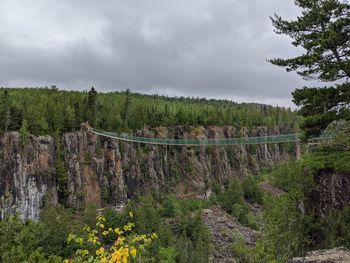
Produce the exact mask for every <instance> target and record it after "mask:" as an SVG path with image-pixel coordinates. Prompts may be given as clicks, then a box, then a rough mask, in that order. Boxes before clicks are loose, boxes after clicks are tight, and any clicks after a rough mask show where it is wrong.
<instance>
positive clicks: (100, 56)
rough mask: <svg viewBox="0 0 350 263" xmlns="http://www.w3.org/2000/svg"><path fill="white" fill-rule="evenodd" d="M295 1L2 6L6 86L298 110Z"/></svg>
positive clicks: (36, 1) (61, 1)
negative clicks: (291, 32) (280, 28)
mask: <svg viewBox="0 0 350 263" xmlns="http://www.w3.org/2000/svg"><path fill="white" fill-rule="evenodd" d="M274 12H277V13H278V14H280V15H282V16H283V17H286V18H293V17H296V15H298V14H300V10H299V9H297V8H296V7H295V6H294V1H293V0H283V1H281V0H264V1H262V0H248V1H242V0H143V1H140V0H103V1H97V0H0V14H1V16H0V86H7V87H8V86H45V85H47V86H50V85H52V84H55V85H58V86H59V87H60V88H65V89H79V90H83V89H89V88H90V87H91V86H94V87H95V88H97V90H98V91H113V90H125V89H127V88H130V89H131V90H132V91H138V92H143V93H158V94H166V95H176V96H182V95H183V96H195V97H197V96H198V97H209V98H225V99H233V100H235V101H249V102H251V101H255V102H265V103H272V104H279V105H285V106H291V105H292V103H291V96H290V93H291V91H292V90H294V89H295V88H298V87H301V86H303V85H307V84H309V83H307V82H306V81H303V80H301V79H300V77H298V76H296V75H295V74H294V73H287V72H285V70H284V69H281V68H278V67H276V66H273V65H270V64H269V63H268V62H266V59H267V58H272V57H276V56H280V57H289V56H293V55H297V54H299V53H300V52H301V50H298V49H295V48H294V47H292V46H291V45H290V42H291V41H290V40H289V39H288V38H285V37H283V36H278V35H276V34H274V32H273V28H272V25H271V22H270V20H269V15H272V14H273V13H274Z"/></svg>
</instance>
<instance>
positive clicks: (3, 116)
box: [0, 90, 11, 132]
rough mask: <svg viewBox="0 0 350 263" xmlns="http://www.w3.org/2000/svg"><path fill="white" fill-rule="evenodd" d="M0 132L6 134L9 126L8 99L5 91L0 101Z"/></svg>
mask: <svg viewBox="0 0 350 263" xmlns="http://www.w3.org/2000/svg"><path fill="white" fill-rule="evenodd" d="M0 105H1V106H0V130H2V129H3V130H4V131H5V132H7V130H8V128H9V125H10V121H11V119H10V116H11V115H10V98H9V94H8V91H7V90H5V91H4V93H3V94H2V96H1V99H0Z"/></svg>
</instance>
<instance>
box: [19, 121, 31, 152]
mask: <svg viewBox="0 0 350 263" xmlns="http://www.w3.org/2000/svg"><path fill="white" fill-rule="evenodd" d="M19 135H20V140H21V141H20V142H21V144H22V145H23V146H24V145H26V144H27V143H28V137H29V131H28V122H27V120H25V119H24V120H23V121H22V126H21V128H20V129H19Z"/></svg>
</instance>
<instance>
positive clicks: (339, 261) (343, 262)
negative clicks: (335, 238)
mask: <svg viewBox="0 0 350 263" xmlns="http://www.w3.org/2000/svg"><path fill="white" fill-rule="evenodd" d="M349 262H350V252H349V251H348V250H346V249H343V248H334V249H328V250H318V251H312V252H308V253H307V254H306V256H305V257H301V258H294V259H291V260H290V261H288V263H349Z"/></svg>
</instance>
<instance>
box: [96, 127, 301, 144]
mask: <svg viewBox="0 0 350 263" xmlns="http://www.w3.org/2000/svg"><path fill="white" fill-rule="evenodd" d="M91 132H93V133H95V134H98V135H101V136H106V137H109V138H113V139H117V140H121V141H127V142H136V143H144V144H157V145H182V146H211V145H246V144H273V143H289V142H299V141H300V136H299V134H297V133H294V134H279V135H271V136H258V137H241V138H225V139H163V138H147V137H136V136H132V135H128V134H118V133H113V132H106V131H101V130H97V129H92V130H91Z"/></svg>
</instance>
